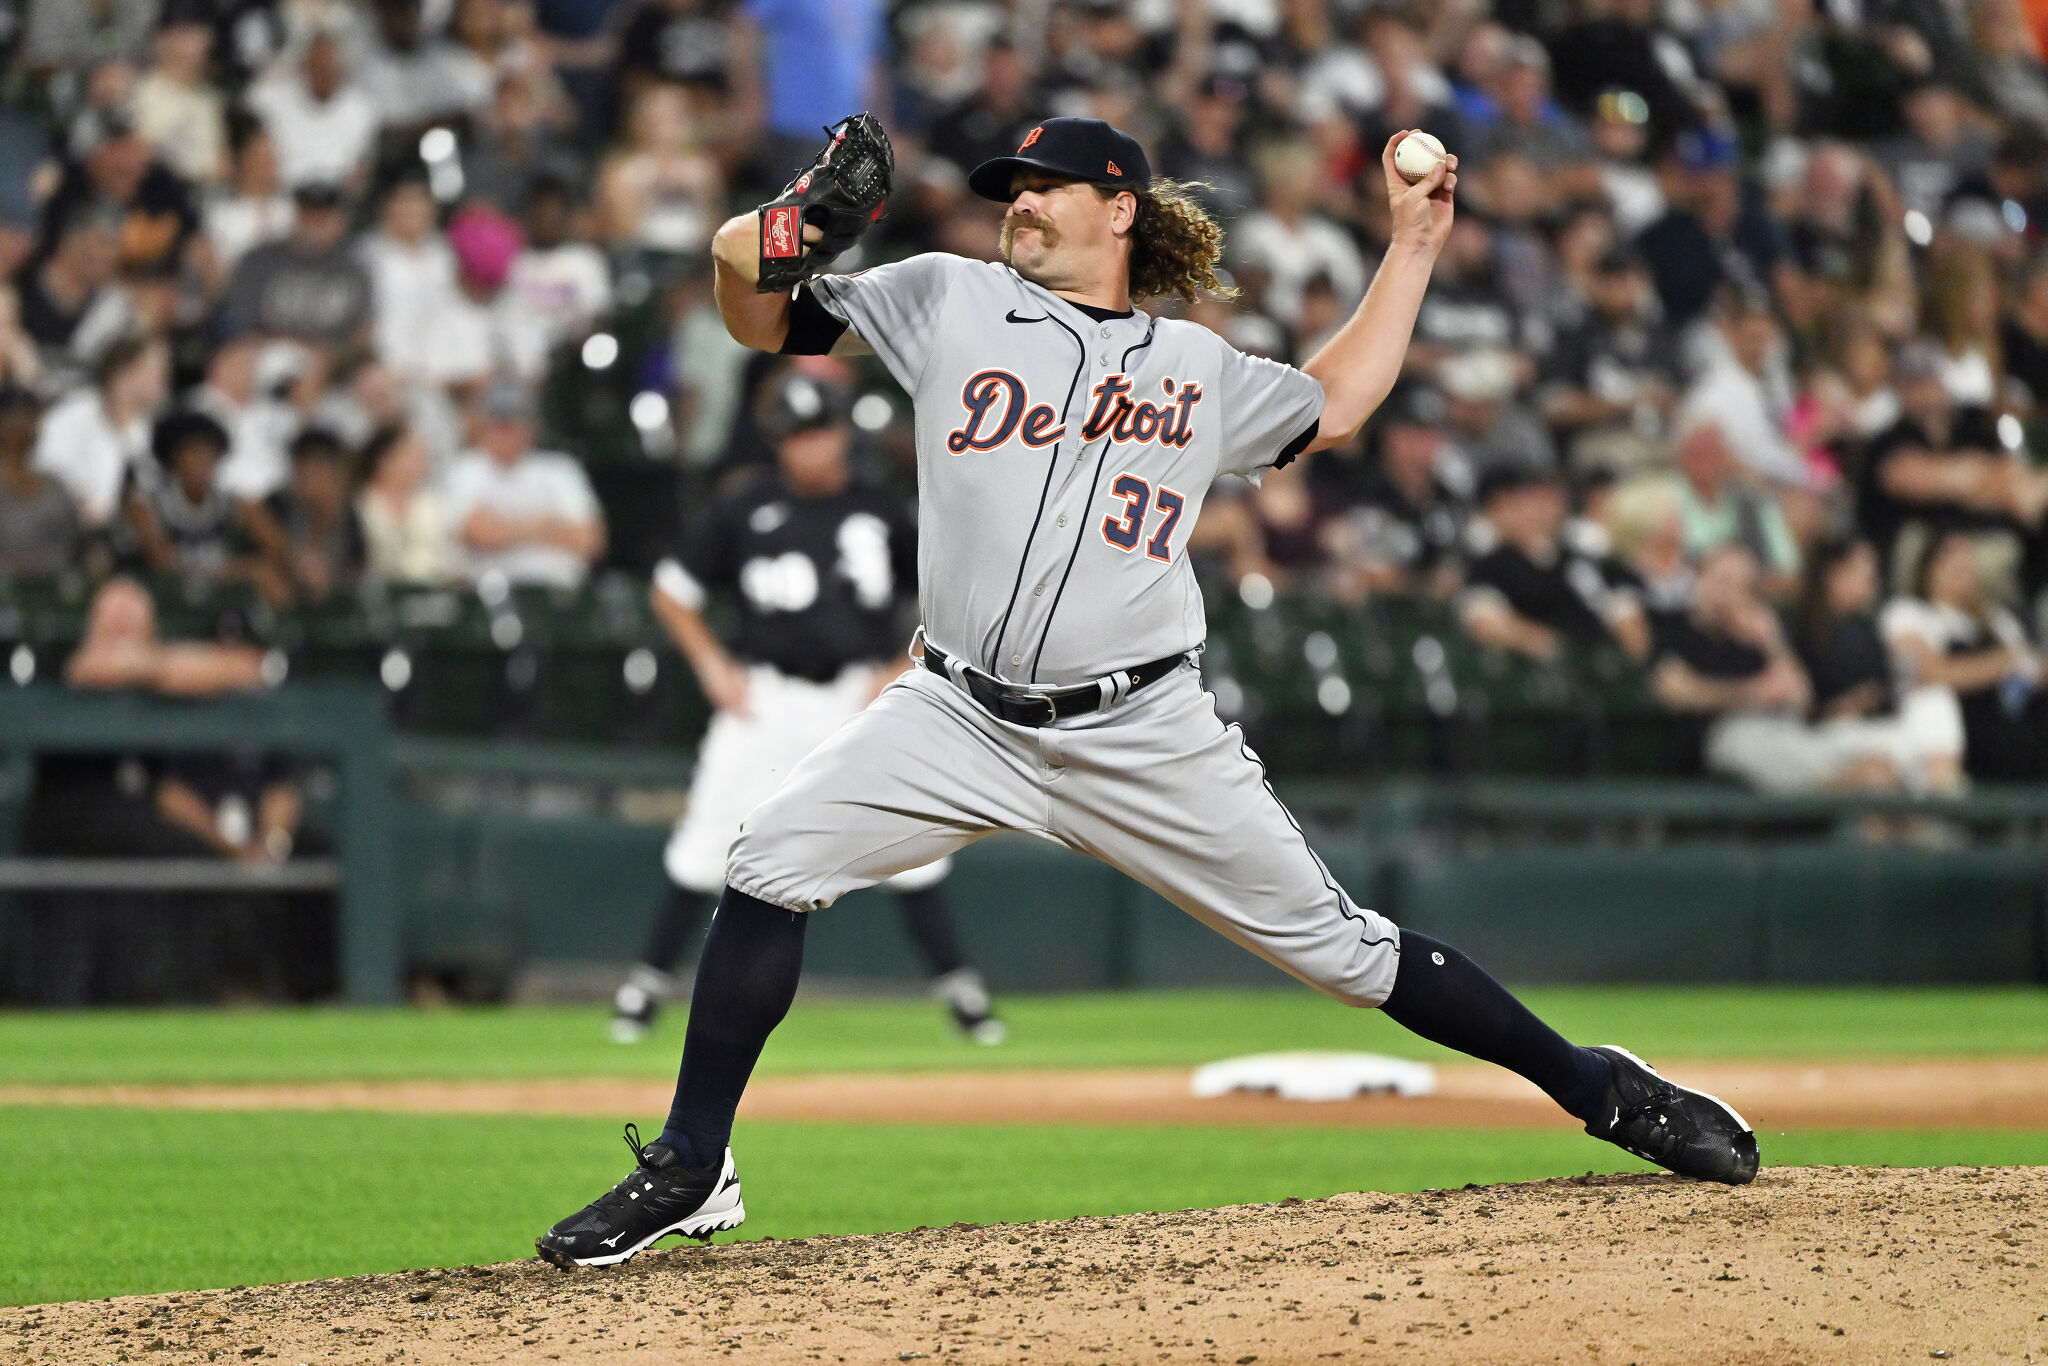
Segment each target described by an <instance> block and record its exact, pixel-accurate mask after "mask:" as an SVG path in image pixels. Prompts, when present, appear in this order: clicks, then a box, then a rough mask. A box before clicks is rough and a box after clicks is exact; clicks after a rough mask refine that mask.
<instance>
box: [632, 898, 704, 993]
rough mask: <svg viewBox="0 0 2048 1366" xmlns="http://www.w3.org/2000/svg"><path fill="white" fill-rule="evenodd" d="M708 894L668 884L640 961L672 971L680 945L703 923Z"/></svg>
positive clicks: (681, 952) (685, 945)
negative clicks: (645, 950)
mask: <svg viewBox="0 0 2048 1366" xmlns="http://www.w3.org/2000/svg"><path fill="white" fill-rule="evenodd" d="M710 900H711V898H710V897H709V896H708V895H707V894H705V893H703V892H693V891H690V890H688V889H687V888H684V887H678V886H677V885H676V884H675V883H673V882H671V883H669V884H668V891H667V892H666V893H665V894H664V895H663V896H662V899H661V909H660V910H658V911H656V912H655V913H654V928H653V929H652V930H650V931H649V932H648V935H647V952H646V953H645V954H643V955H642V956H641V958H640V961H641V962H643V963H645V964H646V965H647V966H648V967H650V968H659V969H661V970H662V971H663V972H674V971H675V970H676V963H677V961H678V960H680V959H681V958H682V956H683V949H684V948H685V947H687V946H688V944H689V942H690V938H691V936H692V935H694V934H695V933H696V932H697V927H698V926H699V925H701V924H703V923H704V907H705V905H706V904H707V903H708V902H709V901H710Z"/></svg>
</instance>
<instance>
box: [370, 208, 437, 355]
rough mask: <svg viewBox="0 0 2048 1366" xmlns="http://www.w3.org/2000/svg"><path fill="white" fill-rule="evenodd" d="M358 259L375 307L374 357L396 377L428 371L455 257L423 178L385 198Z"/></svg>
mask: <svg viewBox="0 0 2048 1366" xmlns="http://www.w3.org/2000/svg"><path fill="white" fill-rule="evenodd" d="M361 253H362V258H363V265H364V266H365V267H366V268H367V269H368V270H369V272H370V290H371V294H372V297H373V298H374V299H375V301H376V304H375V307H376V322H375V331H376V339H377V355H378V356H379V357H380V358H381V359H382V360H383V362H384V363H385V364H386V365H388V366H390V367H391V368H392V369H394V370H396V371H398V372H400V373H402V374H410V373H425V372H427V371H430V370H432V369H434V368H435V367H434V356H433V352H434V347H435V340H436V338H435V329H436V327H437V325H438V323H439V320H440V319H441V318H442V317H443V316H445V315H446V313H447V311H448V310H449V309H451V308H453V307H455V306H456V303H457V300H456V291H455V254H454V253H453V252H451V251H450V250H449V249H448V243H447V241H446V239H444V238H443V237H442V235H441V231H440V229H439V227H438V226H437V225H436V224H435V222H434V197H433V195H432V194H431V193H430V192H429V191H428V189H427V182H426V180H425V178H424V177H422V176H416V175H414V176H406V177H404V178H403V179H401V180H399V181H398V182H397V183H396V184H394V185H393V186H391V188H390V189H389V190H387V191H386V192H385V194H384V203H383V205H382V207H381V208H380V209H379V210H378V215H377V230H376V231H375V232H373V233H371V234H369V235H368V236H367V237H365V238H364V239H363V243H362V247H361Z"/></svg>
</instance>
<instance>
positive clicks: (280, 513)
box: [266, 427, 366, 603]
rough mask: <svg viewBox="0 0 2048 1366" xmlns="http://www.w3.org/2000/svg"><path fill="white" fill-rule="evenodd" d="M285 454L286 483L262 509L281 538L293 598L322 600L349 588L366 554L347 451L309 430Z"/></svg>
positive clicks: (329, 434) (329, 437)
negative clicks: (289, 471)
mask: <svg viewBox="0 0 2048 1366" xmlns="http://www.w3.org/2000/svg"><path fill="white" fill-rule="evenodd" d="M291 456H292V477H291V482H290V483H289V484H287V485H286V486H285V488H284V489H283V490H282V491H280V492H279V493H278V494H277V496H276V497H274V498H272V499H271V500H270V503H269V505H268V508H267V509H266V510H267V511H268V512H269V514H270V516H271V517H272V518H273V519H274V520H275V522H276V525H277V530H278V534H279V536H280V537H281V538H282V541H281V544H282V549H283V559H284V563H285V564H286V565H287V566H288V573H289V577H290V580H291V587H292V594H293V596H294V597H295V598H297V600H298V601H300V602H302V603H318V602H323V601H325V600H326V599H328V598H330V597H333V596H334V595H335V594H337V593H342V592H346V591H348V590H350V589H352V588H354V587H355V585H356V581H357V580H358V579H359V578H361V577H362V572H363V562H364V559H365V555H366V551H365V545H364V540H363V528H362V523H361V521H360V520H359V519H358V518H357V516H356V510H355V505H354V497H355V489H354V486H353V481H352V479H351V478H350V474H349V459H348V451H347V450H346V449H344V448H343V446H342V444H341V441H340V439H339V438H338V437H336V436H335V435H334V433H332V432H330V431H327V430H325V429H324V428H320V427H310V428H308V429H307V430H305V431H303V432H300V433H299V434H298V436H297V437H295V438H294V439H293V440H292V447H291Z"/></svg>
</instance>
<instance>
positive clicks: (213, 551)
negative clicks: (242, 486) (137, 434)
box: [127, 412, 275, 595]
mask: <svg viewBox="0 0 2048 1366" xmlns="http://www.w3.org/2000/svg"><path fill="white" fill-rule="evenodd" d="M227 450H228V434H227V430H226V429H225V428H223V427H222V426H221V425H220V423H218V422H216V421H214V420H213V418H211V417H209V416H207V415H206V414H205V413H200V412H178V413H171V414H169V415H167V416H165V417H163V418H161V419H159V420H158V421H157V424H156V427H155V429H154V430H153V431H152V432H151V433H150V453H151V454H152V455H154V456H155V457H156V462H157V465H158V466H159V467H160V468H161V470H162V477H161V478H157V479H151V480H148V481H146V482H135V481H131V483H132V484H133V486H132V487H131V489H130V491H129V495H128V499H127V515H128V521H129V523H130V525H131V526H132V527H133V528H134V532H135V541H136V545H137V548H138V550H139V551H140V554H141V557H142V562H143V564H144V565H146V566H147V567H148V568H149V569H151V570H153V571H155V572H156V573H159V574H177V575H181V576H183V577H185V578H187V579H193V580H199V581H204V582H207V583H219V584H226V583H252V582H264V581H265V574H264V572H263V571H264V566H263V563H262V560H261V558H260V557H259V556H258V555H257V553H256V545H255V541H254V540H253V539H252V537H251V535H250V532H249V527H248V523H247V521H246V516H245V513H244V511H243V509H242V506H241V505H240V504H238V503H237V502H236V501H235V500H234V499H233V498H231V497H229V496H228V494H227V492H226V490H224V489H222V488H221V487H220V485H219V483H218V481H217V480H216V479H215V478H214V475H215V472H216V471H218V470H219V468H220V463H221V460H222V459H223V458H224V457H225V456H226V455H227ZM271 587H272V592H273V595H274V593H275V584H274V581H273V582H272V584H271Z"/></svg>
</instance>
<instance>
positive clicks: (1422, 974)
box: [1053, 677, 1757, 1184]
mask: <svg viewBox="0 0 2048 1366" xmlns="http://www.w3.org/2000/svg"><path fill="white" fill-rule="evenodd" d="M1127 707H1128V711H1127V713H1126V715H1125V717H1124V718H1123V720H1122V722H1121V723H1120V724H1119V725H1118V726H1116V727H1113V728H1112V727H1107V726H1105V727H1103V728H1102V730H1101V731H1100V732H1097V733H1091V732H1089V731H1086V730H1080V729H1077V730H1074V731H1072V732H1067V733H1065V734H1063V735H1062V736H1061V737H1060V738H1061V746H1062V755H1061V757H1062V759H1063V761H1064V766H1065V771H1066V779H1065V781H1064V782H1063V783H1062V784H1061V785H1060V786H1059V787H1057V788H1056V789H1055V790H1054V791H1055V798H1056V801H1055V807H1054V813H1053V821H1054V833H1055V834H1056V835H1057V836H1058V837H1059V838H1060V839H1061V840H1063V841H1064V842H1065V843H1067V844H1069V845H1071V846H1072V847H1074V848H1076V849H1079V850H1081V851H1082V852H1084V853H1088V854H1092V855H1094V856H1095V857H1097V858H1100V859H1102V860H1103V861H1105V862H1107V863H1109V864H1111V865H1113V866H1115V867H1117V868H1120V869H1122V870H1123V871H1124V872H1126V873H1129V874H1130V875H1131V876H1132V877H1135V878H1137V879H1138V880H1139V881H1140V882H1143V883H1145V884H1146V885H1147V886H1149V887H1151V888H1152V889H1153V890H1155V891H1157V892H1158V893H1159V894H1160V895H1162V896H1164V897H1166V898H1167V900H1169V901H1171V902H1173V903H1174V904H1175V905H1177V906H1179V907H1180V908H1181V909H1182V910H1184V911H1187V912H1188V913H1189V914H1190V915H1193V916H1194V917H1195V918H1196V919H1198V920H1201V921H1202V922H1203V923H1204V924H1207V925H1209V926H1211V927H1212V928H1214V929H1215V930H1217V931H1218V932H1219V933H1221V934H1223V935H1225V936H1227V937H1228V938H1230V939H1233V940H1235V941H1236V942H1237V943H1239V944H1242V945H1244V947H1246V948H1248V949H1250V950H1251V951H1252V952H1253V953H1256V954H1258V955H1259V956H1260V957H1262V958H1264V959H1266V960H1267V961H1269V962H1271V963H1273V964H1274V965H1275V966H1277V967H1280V968H1281V969H1283V970H1285V971H1287V972H1289V973H1291V974H1293V975H1294V976H1296V977H1298V978H1300V979H1301V980H1302V981H1304V982H1307V983H1308V984H1309V985H1311V986H1313V987H1315V988H1317V989H1318V990H1320V991H1323V992H1325V993H1327V994H1329V995H1331V996H1333V997H1335V998H1336V999H1338V1000H1340V1001H1343V1002H1345V1003H1346V1004H1348V1005H1355V1006H1377V1007H1381V1008H1383V1009H1384V1010H1385V1011H1386V1012H1387V1014H1388V1016H1389V1017H1390V1018H1392V1019H1393V1020H1394V1021H1396V1022H1397V1023H1399V1024H1401V1025H1404V1026H1406V1027H1407V1028H1409V1029H1411V1030H1413V1031H1414V1032H1416V1033H1417V1034H1420V1035H1421V1036H1422V1037H1424V1038H1426V1039H1430V1040H1433V1041H1435V1042H1437V1043H1441V1044H1444V1045H1446V1046H1447V1047H1450V1048H1455V1049H1457V1050H1458V1051H1459V1052H1462V1053H1469V1054H1471V1055H1472V1056H1474V1057H1478V1058H1483V1059H1485V1060H1487V1061H1489V1062H1494V1063H1498V1064H1500V1065H1501V1066H1503V1067H1507V1068H1510V1069H1511V1070H1513V1071H1515V1072H1518V1073H1520V1074H1521V1075H1522V1076H1524V1077H1527V1078H1528V1079H1529V1080H1530V1081H1532V1082H1534V1083H1535V1084H1536V1085H1537V1086H1539V1087H1541V1088H1542V1089H1543V1091H1544V1092H1545V1093H1546V1094H1548V1095H1549V1096H1550V1097H1551V1098H1552V1099H1554V1100H1556V1101H1557V1103H1558V1104H1559V1105H1560V1106H1562V1107H1563V1108H1564V1109H1565V1111H1566V1112H1567V1113H1569V1114H1571V1115H1573V1116H1574V1117H1576V1118H1577V1119H1578V1120H1579V1121H1580V1122H1581V1123H1582V1124H1584V1125H1585V1126H1586V1130H1587V1132H1588V1133H1591V1134H1593V1135H1594V1136H1595V1137H1598V1138H1604V1139H1606V1140H1608V1141H1609V1142H1611V1143H1615V1144H1618V1145H1619V1146H1621V1147H1623V1148H1626V1149H1627V1150H1628V1151H1630V1152H1632V1153H1635V1154H1636V1155H1638V1156H1640V1157H1645V1158H1648V1159H1649V1160H1651V1161H1653V1162H1657V1163H1659V1164H1661V1165H1663V1166H1666V1167H1669V1168H1670V1169H1671V1170H1673V1171H1675V1172H1679V1173H1681V1174H1682V1175H1686V1176H1693V1177H1698V1178H1701V1179H1703V1180H1711V1181H1726V1182H1729V1183H1733V1184H1739V1183H1741V1182H1744V1181H1748V1180H1750V1179H1752V1178H1753V1177H1754V1176H1755V1175H1756V1166H1757V1155H1756V1136H1755V1135H1754V1134H1753V1133H1751V1132H1750V1129H1749V1126H1748V1125H1747V1124H1745V1123H1744V1122H1743V1120H1742V1117H1741V1116H1740V1115H1738V1114H1736V1113H1735V1111H1734V1110H1732V1109H1730V1108H1729V1107H1728V1106H1726V1105H1724V1104H1722V1103H1721V1102H1720V1101H1718V1100H1716V1099H1714V1098H1713V1097H1712V1096H1708V1095H1705V1094H1704V1093H1702V1092H1697V1091H1687V1090H1684V1089H1683V1088H1680V1087H1677V1086H1674V1085H1672V1084H1671V1083H1670V1082H1667V1081H1665V1080H1664V1079H1663V1078H1661V1077H1659V1076H1657V1074H1656V1073H1655V1072H1653V1071H1651V1070H1650V1069H1649V1068H1648V1067H1647V1066H1645V1065H1644V1064H1643V1063H1642V1062H1641V1061H1640V1060H1639V1059H1637V1058H1635V1057H1634V1056H1633V1055H1631V1054H1629V1053H1627V1052H1626V1051H1625V1050H1622V1049H1618V1048H1580V1047H1576V1046H1575V1045H1573V1044H1572V1043H1570V1042H1569V1041H1567V1040H1566V1039H1564V1038H1562V1037H1560V1036H1559V1035H1558V1033H1557V1032H1556V1031H1555V1030H1553V1029H1551V1028H1550V1027H1549V1026H1548V1025H1546V1024H1544V1023H1543V1022H1542V1021H1541V1020H1539V1019H1537V1018H1536V1016H1535V1015H1534V1014H1533V1013H1532V1012H1531V1011H1530V1010H1529V1009H1528V1008H1527V1007H1526V1006H1524V1005H1523V1004H1522V1003H1521V1002H1520V1001H1517V1000H1516V999H1515V998H1514V996H1512V995H1511V994H1510V993H1509V992H1508V991H1507V989H1506V988H1504V987H1502V986H1501V985H1500V984H1499V983H1498V982H1496V981H1494V980H1493V979H1492V978H1491V977H1489V976H1487V975H1486V973H1484V972H1482V971H1481V970H1480V969H1479V968H1478V967H1477V966H1476V965H1475V964H1474V963H1473V962H1472V961H1471V960H1470V959H1468V958H1466V957H1465V956H1464V955H1463V954H1461V953H1459V952H1458V951H1457V950H1456V949H1453V948H1451V947H1450V946H1449V945H1447V944H1442V943H1439V942H1438V941H1436V940H1434V939H1431V938H1430V937H1429V936H1428V935H1425V934H1419V933H1417V932H1415V931H1413V930H1403V929H1399V928H1397V927H1396V926H1395V925H1393V924H1392V923H1391V922H1390V921H1388V920H1387V919H1386V918H1385V917H1384V916H1381V915H1378V914H1377V913H1375V912H1373V911H1371V910H1369V909H1367V908H1365V907H1362V906H1360V905H1358V904H1357V903H1356V902H1355V901H1353V900H1352V899H1351V898H1350V896H1349V895H1348V894H1346V892H1345V891H1344V889H1343V888H1342V887H1341V886H1340V885H1339V884H1338V882H1337V880H1336V879H1335V878H1334V877H1333V876H1332V875H1331V873H1330V870H1329V869H1328V867H1326V866H1325V865H1324V864H1323V862H1322V860H1321V859H1319V858H1317V857H1316V855H1315V853H1314V852H1313V851H1312V850H1311V849H1310V847H1309V844H1308V841H1307V839H1306V837H1305V836H1304V835H1303V833H1302V830H1301V827H1300V825H1299V824H1298V823H1297V822H1296V821H1295V819H1294V817H1293V816H1292V815H1291V814H1290V813H1289V812H1288V810H1287V808H1286V807H1285V806H1283V805H1282V804H1281V802H1280V799H1279V798H1278V797H1277V796H1275V795H1274V793H1273V791H1272V789H1271V788H1270V787H1269V786H1268V785H1267V783H1266V780H1265V770H1264V768H1263V767H1262V766H1261V765H1260V763H1259V761H1258V758H1257V756H1256V755H1254V754H1253V753H1252V752H1251V750H1250V748H1249V747H1248V746H1246V744H1245V743H1244V738H1243V734H1242V733H1241V732H1240V731H1238V730H1237V729H1235V728H1234V727H1228V726H1225V725H1224V724H1223V723H1222V722H1221V721H1220V720H1218V719H1217V718H1216V715H1215V711H1214V707H1213V703H1211V701H1210V700H1209V698H1208V697H1207V695H1206V694H1204V693H1203V692H1202V691H1201V690H1200V688H1199V686H1198V685H1197V684H1196V683H1195V681H1194V680H1193V678H1192V677H1189V678H1187V679H1179V678H1174V679H1167V680H1165V681H1162V682H1160V683H1159V684H1157V685H1155V688H1154V689H1153V690H1151V691H1148V692H1145V693H1143V694H1141V695H1140V696H1138V697H1136V698H1134V699H1133V700H1132V701H1131V702H1130V703H1128V704H1127ZM1134 755H1140V756H1143V760H1144V761H1143V762H1139V761H1138V760H1137V759H1134V758H1133V756H1134Z"/></svg>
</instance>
